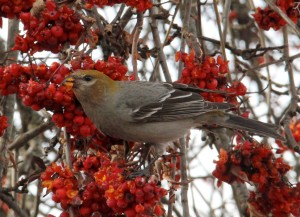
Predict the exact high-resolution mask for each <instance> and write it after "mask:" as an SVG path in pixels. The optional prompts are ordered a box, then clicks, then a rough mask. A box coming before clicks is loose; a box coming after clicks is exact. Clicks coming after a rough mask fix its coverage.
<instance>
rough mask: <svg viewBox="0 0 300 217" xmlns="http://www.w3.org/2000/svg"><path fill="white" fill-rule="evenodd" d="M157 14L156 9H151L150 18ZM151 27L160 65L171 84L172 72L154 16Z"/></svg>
mask: <svg viewBox="0 0 300 217" xmlns="http://www.w3.org/2000/svg"><path fill="white" fill-rule="evenodd" d="M156 13H157V9H156V8H155V7H152V8H151V9H150V16H151V15H154V14H156ZM150 27H151V31H152V35H153V39H154V43H155V47H156V48H157V49H158V59H159V63H160V65H161V68H162V71H163V74H164V76H165V79H166V81H167V82H171V81H172V79H171V75H170V71H169V68H168V64H167V60H166V56H165V54H164V51H163V46H162V44H161V41H160V38H159V32H158V28H157V20H156V19H155V17H154V16H152V20H151V23H150ZM154 73H155V72H154Z"/></svg>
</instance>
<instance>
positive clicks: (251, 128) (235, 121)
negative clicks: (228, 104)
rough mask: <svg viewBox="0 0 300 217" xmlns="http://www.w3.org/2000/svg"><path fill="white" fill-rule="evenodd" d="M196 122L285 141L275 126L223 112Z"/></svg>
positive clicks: (208, 114)
mask: <svg viewBox="0 0 300 217" xmlns="http://www.w3.org/2000/svg"><path fill="white" fill-rule="evenodd" d="M196 122H198V123H201V122H202V123H205V124H208V123H211V124H214V125H218V126H221V127H226V128H231V129H236V130H242V131H248V132H250V133H253V134H257V135H259V136H266V137H272V138H275V139H280V140H284V138H283V136H281V135H280V134H279V133H278V132H279V126H278V125H275V124H269V123H263V122H260V121H256V120H253V119H248V118H244V117H241V116H238V115H234V114H230V113H227V112H223V111H217V112H209V113H206V114H205V115H203V116H201V117H200V116H199V119H198V118H197V120H196Z"/></svg>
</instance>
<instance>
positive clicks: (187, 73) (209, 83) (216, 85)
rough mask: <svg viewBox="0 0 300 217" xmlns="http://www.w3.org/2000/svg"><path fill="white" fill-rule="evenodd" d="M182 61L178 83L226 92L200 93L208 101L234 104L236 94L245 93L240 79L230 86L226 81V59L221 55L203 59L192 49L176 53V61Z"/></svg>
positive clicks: (241, 94)
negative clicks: (182, 65) (196, 55)
mask: <svg viewBox="0 0 300 217" xmlns="http://www.w3.org/2000/svg"><path fill="white" fill-rule="evenodd" d="M179 60H180V61H182V62H183V63H184V68H183V70H182V77H181V78H180V79H179V80H178V82H179V83H184V84H192V85H195V86H198V87H199V88H201V89H209V90H213V91H216V90H219V91H223V92H226V93H227V94H226V95H227V96H225V95H224V94H220V93H218V91H216V92H205V91H204V93H202V94H201V95H202V96H203V97H204V98H205V99H206V100H208V101H213V102H225V101H227V102H230V103H233V104H236V103H237V102H236V96H243V95H245V94H246V91H247V89H246V87H245V86H244V84H243V83H241V82H240V81H236V82H234V83H233V84H232V85H231V86H230V87H229V85H228V83H227V79H226V77H225V76H226V74H227V73H228V72H229V70H228V61H224V60H223V59H222V57H221V56H218V57H217V58H216V59H215V58H214V57H211V56H207V57H205V58H204V60H203V61H201V60H199V59H198V58H196V57H195V52H194V50H191V52H190V53H189V54H187V53H180V52H177V53H176V61H179Z"/></svg>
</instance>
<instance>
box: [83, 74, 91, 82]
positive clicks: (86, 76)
mask: <svg viewBox="0 0 300 217" xmlns="http://www.w3.org/2000/svg"><path fill="white" fill-rule="evenodd" d="M83 79H84V80H85V81H91V80H92V79H93V78H92V76H90V75H85V76H84V77H83Z"/></svg>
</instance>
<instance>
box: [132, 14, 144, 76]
mask: <svg viewBox="0 0 300 217" xmlns="http://www.w3.org/2000/svg"><path fill="white" fill-rule="evenodd" d="M142 28H143V14H142V13H138V14H137V22H136V26H135V31H134V34H133V39H132V48H131V54H132V67H133V74H134V77H135V79H136V80H138V69H137V58H138V52H137V46H138V42H139V38H140V33H141V31H142Z"/></svg>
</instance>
